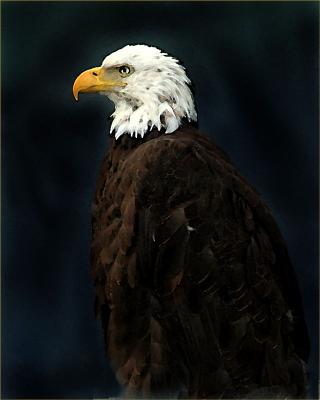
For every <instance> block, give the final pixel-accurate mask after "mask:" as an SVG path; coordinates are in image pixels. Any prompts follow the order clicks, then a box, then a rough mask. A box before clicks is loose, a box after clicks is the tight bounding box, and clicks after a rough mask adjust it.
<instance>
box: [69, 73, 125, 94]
mask: <svg viewBox="0 0 320 400" xmlns="http://www.w3.org/2000/svg"><path fill="white" fill-rule="evenodd" d="M124 86H126V83H124V82H120V81H115V80H114V79H112V78H111V77H108V71H107V70H105V69H104V68H102V67H95V68H91V69H88V70H87V71H84V72H82V73H81V74H80V75H79V76H78V77H77V79H76V80H75V81H74V84H73V89H72V91H73V96H74V98H75V99H76V100H78V99H79V93H97V92H101V91H105V90H112V88H114V87H124Z"/></svg>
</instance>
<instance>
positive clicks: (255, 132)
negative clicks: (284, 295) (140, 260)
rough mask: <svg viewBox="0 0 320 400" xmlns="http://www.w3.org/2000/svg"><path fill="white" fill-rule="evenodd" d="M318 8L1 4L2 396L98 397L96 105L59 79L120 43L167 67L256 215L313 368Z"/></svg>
mask: <svg viewBox="0 0 320 400" xmlns="http://www.w3.org/2000/svg"><path fill="white" fill-rule="evenodd" d="M317 26H318V3H317V2H314V3H306V2H301V3H296V2H295V3H287V2H284V3H274V2H270V3H260V4H258V3H234V4H233V3H229V2H227V3H221V4H219V3H200V2H197V3H171V4H168V3H141V4H138V3H133V2H132V3H130V4H128V3H102V2H99V3H94V2H91V3H80V2H79V3H77V2H70V3H68V2H63V3H39V2H35V3H17V2H10V3H9V2H5V3H2V30H3V32H2V33H3V34H2V83H3V86H2V96H3V97H2V111H3V115H2V167H3V180H2V190H3V192H2V222H3V228H2V261H3V263H2V264H3V265H2V396H3V397H7V398H8V397H9V398H14V397H15V398H22V397H24V398H37V397H38V398H39V397H40V398H50V397H51V398H52V397H56V398H71V397H73V398H80V397H87V398H88V397H99V396H100V397H102V396H103V397H107V396H111V395H115V394H117V393H118V386H117V384H116V382H115V379H114V377H113V375H112V372H111V371H110V369H109V367H108V365H107V362H106V361H105V359H104V355H103V352H104V346H103V338H102V334H101V330H100V326H99V323H98V322H96V321H95V318H94V313H93V298H94V294H93V287H92V283H91V279H90V275H89V247H90V202H91V198H92V195H93V191H94V187H95V181H96V176H97V173H98V167H99V164H100V161H101V159H102V157H103V155H104V154H105V151H106V146H107V137H108V129H109V124H110V121H108V120H107V116H108V115H110V113H111V111H112V104H110V103H108V102H107V101H106V99H105V98H104V97H100V96H83V97H82V98H81V100H80V103H76V102H75V101H74V100H73V98H72V95H71V88H72V83H73V80H74V78H75V77H76V75H77V74H78V73H80V72H81V71H82V70H84V69H86V68H89V67H93V66H96V65H99V64H100V63H101V61H102V59H103V58H104V56H105V55H107V54H108V53H111V52H113V51H114V50H116V49H118V48H120V47H122V46H124V45H126V44H128V43H146V44H150V45H155V46H158V47H160V48H162V49H164V50H166V51H167V52H169V53H171V54H173V55H175V56H176V57H177V58H179V59H181V60H182V61H183V62H184V64H185V65H186V66H187V68H188V73H189V76H190V77H191V79H192V80H193V83H194V86H195V95H196V101H197V105H198V111H199V123H200V127H201V128H202V129H203V130H204V131H206V132H207V133H209V134H210V135H211V136H212V137H213V138H214V139H215V141H216V142H217V143H218V144H219V145H221V146H222V147H223V148H224V150H225V151H226V152H228V153H229V154H230V156H231V157H232V159H233V160H234V162H235V164H236V165H237V166H238V167H239V169H240V171H241V172H242V173H243V175H244V176H246V177H247V178H248V180H249V181H250V182H251V183H253V184H254V185H255V186H256V187H257V189H258V190H259V191H260V193H261V194H262V195H263V197H264V198H265V200H266V201H267V203H268V204H269V206H270V207H271V209H272V211H273V213H274V215H275V217H276V219H277V221H278V222H279V225H280V228H281V230H282V232H283V234H284V236H285V238H286V240H287V243H288V247H289V252H290V255H291V257H292V260H293V263H294V266H295V268H296V271H297V274H298V278H299V282H300V286H301V291H302V294H303V299H304V306H305V311H306V317H307V321H308V327H309V331H310V336H311V340H312V352H311V359H310V372H311V385H312V386H311V390H310V396H313V397H314V398H316V397H317V393H316V387H317V380H318V379H317V365H318V347H317V341H318V300H317V287H318V268H317V265H318V264H317V243H318V242H317V221H318V211H317V206H318V198H317V194H318V186H317V185H318V184H317V176H318V173H317V171H318V163H317V157H318V126H317V123H318V122H317V121H318V95H317V93H318V46H319V44H318V39H317V38H318V37H319V35H318V28H317Z"/></svg>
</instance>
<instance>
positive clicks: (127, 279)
mask: <svg viewBox="0 0 320 400" xmlns="http://www.w3.org/2000/svg"><path fill="white" fill-rule="evenodd" d="M86 92H100V93H101V94H103V95H106V96H107V97H108V98H109V99H111V100H112V102H113V103H114V105H115V111H114V113H113V114H112V117H113V121H112V124H111V130H110V133H111V135H112V143H111V145H110V148H109V149H108V151H107V153H106V156H105V159H104V161H103V163H102V167H101V172H100V176H99V178H98V183H97V190H96V194H95V198H94V201H93V206H92V246H91V252H92V261H91V263H92V277H93V281H94V284H95V288H96V302H95V308H96V313H97V315H98V316H99V317H100V318H101V321H102V326H103V330H104V335H105V342H106V353H107V357H108V359H109V361H110V363H111V365H112V367H113V369H114V371H115V374H116V377H117V379H118V381H119V382H120V383H121V384H122V385H123V387H124V391H125V395H126V396H129V397H145V398H152V397H176V398H182V397H185V398H241V397H244V396H245V397H247V398H257V397H263V398H267V397H269V398H272V397H286V398H287V397H294V398H298V397H300V398H302V397H304V396H305V395H306V387H307V370H306V362H307V359H308V352H309V341H308V334H307V330H306V324H305V320H304V315H303V309H302V302H301V297H300V293H299V287H298V284H297V280H296V277H295V274H294V270H293V267H292V265H291V263H290V260H289V257H288V252H287V248H286V245H285V242H284V240H283V238H282V236H281V233H280V231H279V229H278V227H277V224H276V222H275V220H274V219H273V217H272V215H271V212H270V210H269V208H268V207H267V206H266V205H265V203H264V202H263V200H262V199H261V197H260V196H259V194H258V193H257V191H256V190H255V189H254V188H253V187H252V186H251V185H250V184H248V183H247V182H246V180H245V179H244V178H243V177H242V176H241V174H240V173H239V172H238V171H237V169H236V168H235V166H234V165H233V163H232V161H231V160H230V159H229V157H228V156H227V155H226V154H225V153H224V152H223V151H222V150H221V149H220V148H219V147H218V146H217V145H215V144H214V143H213V142H212V140H210V139H209V138H208V137H207V136H206V135H204V134H203V133H201V132H200V131H199V130H198V129H197V127H196V120H197V113H196V110H195V105H194V100H193V95H192V92H191V90H190V80H189V78H188V77H187V75H186V72H185V68H184V67H183V66H182V65H181V64H180V63H179V61H178V60H177V59H175V58H174V57H171V56H169V55H168V54H167V53H164V52H162V51H161V50H159V49H157V48H155V47H149V46H146V45H129V46H126V47H124V48H122V49H120V50H118V51H116V52H114V53H112V54H110V55H108V56H107V57H106V58H105V59H104V61H103V62H102V65H101V67H96V68H92V69H89V70H87V71H85V72H83V73H82V74H80V75H79V76H78V77H77V79H76V80H75V82H74V86H73V94H74V96H75V98H76V99H78V96H79V93H86Z"/></svg>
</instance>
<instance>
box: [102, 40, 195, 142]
mask: <svg viewBox="0 0 320 400" xmlns="http://www.w3.org/2000/svg"><path fill="white" fill-rule="evenodd" d="M121 65H127V66H131V67H133V70H134V72H133V73H132V74H131V75H129V76H128V77H125V78H124V79H123V81H124V82H125V83H127V85H126V86H125V87H119V88H117V89H116V90H114V91H112V92H107V91H106V92H102V94H105V95H107V96H108V97H109V98H110V100H112V101H113V102H114V104H115V111H114V113H113V114H112V117H113V122H112V125H111V129H110V133H112V132H113V131H115V137H116V139H117V138H119V137H120V136H121V135H123V134H125V133H128V134H130V135H131V136H134V137H138V136H141V137H143V136H144V135H145V133H146V132H147V131H148V130H149V129H152V128H153V127H156V128H157V129H158V130H160V129H161V128H164V129H165V130H166V131H165V132H166V133H171V132H174V131H175V130H176V129H177V128H178V127H179V126H180V124H181V120H182V118H187V119H188V120H189V121H196V120H197V113H196V110H195V106H194V101H193V96H192V93H191V90H190V88H189V85H190V79H189V78H188V77H187V75H186V73H185V69H184V67H183V66H182V65H180V64H179V61H178V60H176V59H175V58H173V57H170V56H168V54H166V53H163V52H161V50H159V49H157V48H155V47H149V46H146V45H133V46H130V45H129V46H125V47H123V48H122V49H120V50H117V51H116V52H114V53H112V54H110V55H109V56H107V57H106V58H105V59H104V60H103V62H102V67H103V68H105V69H108V68H110V67H114V66H119V67H120V66H121Z"/></svg>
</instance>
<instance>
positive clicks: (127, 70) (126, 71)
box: [119, 65, 130, 75]
mask: <svg viewBox="0 0 320 400" xmlns="http://www.w3.org/2000/svg"><path fill="white" fill-rule="evenodd" d="M119 72H120V74H121V75H129V74H130V68H129V67H128V66H127V65H122V66H121V67H119Z"/></svg>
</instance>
